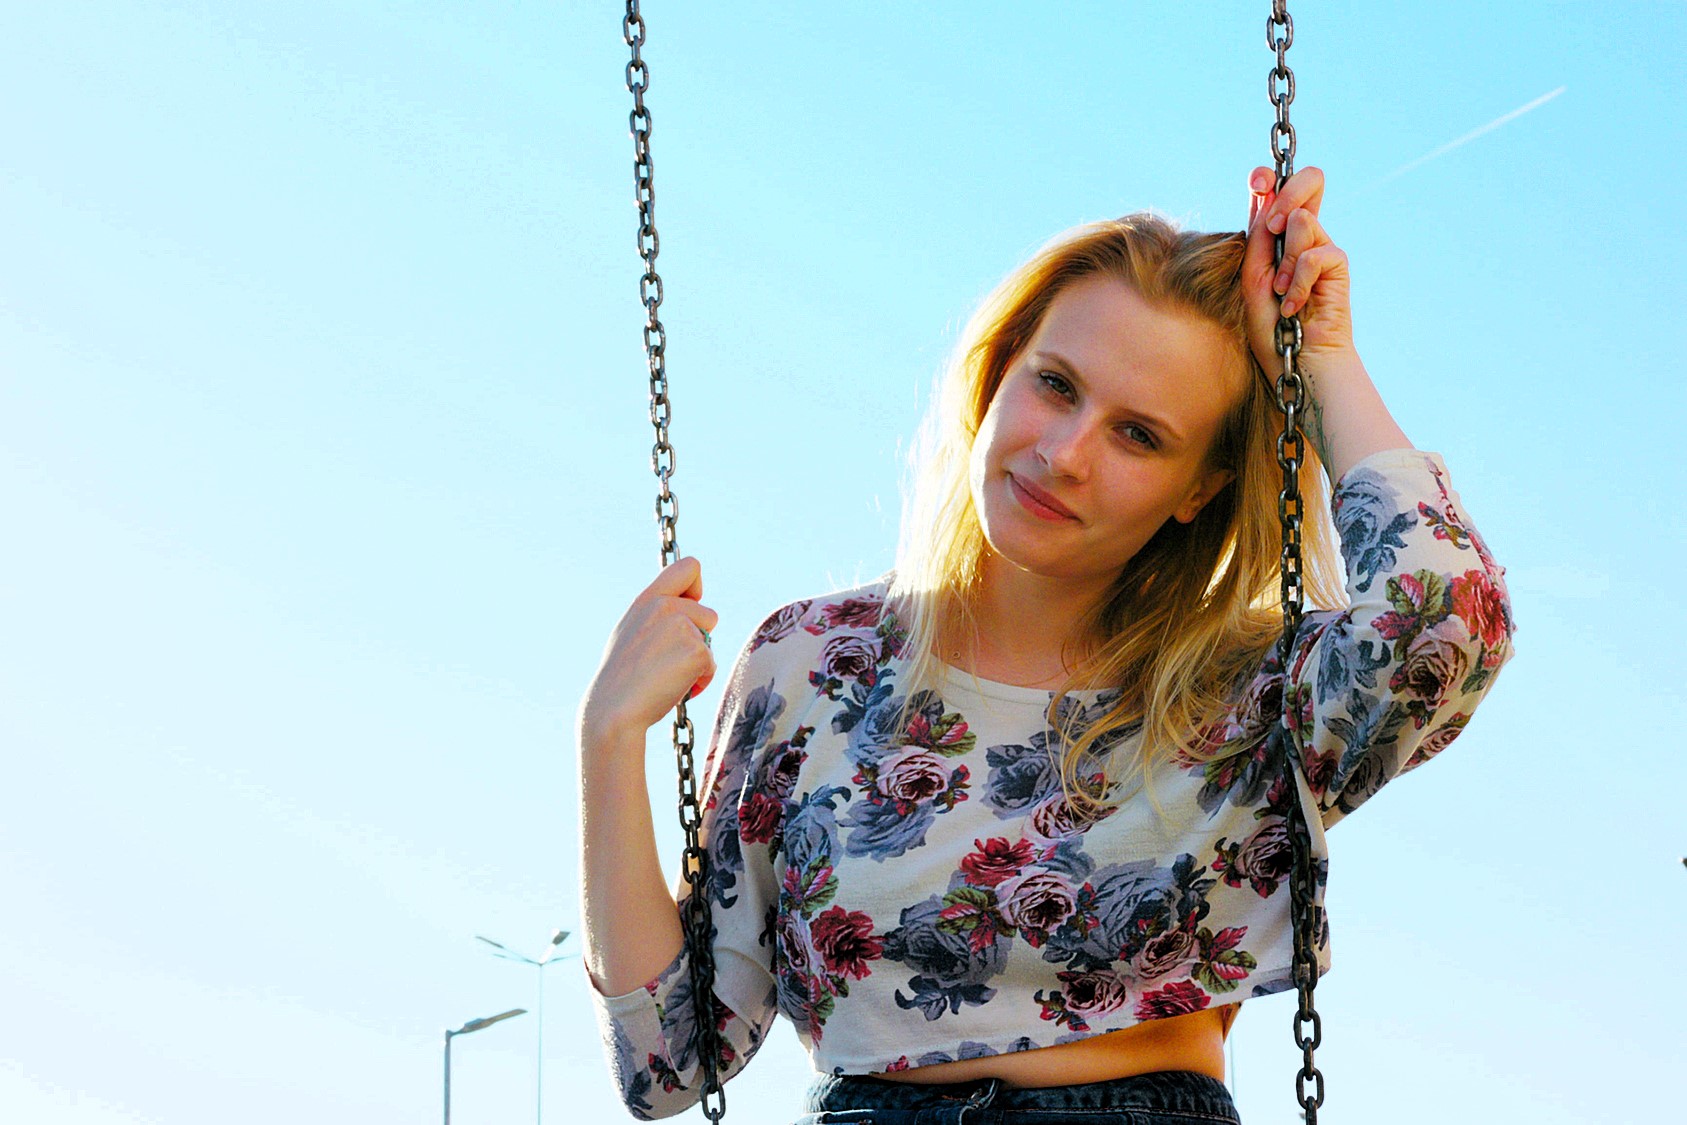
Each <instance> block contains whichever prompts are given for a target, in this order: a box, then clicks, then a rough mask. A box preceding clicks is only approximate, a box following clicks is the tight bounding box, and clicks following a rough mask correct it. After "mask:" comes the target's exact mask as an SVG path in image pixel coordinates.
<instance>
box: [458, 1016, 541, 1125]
mask: <svg viewBox="0 0 1687 1125" xmlns="http://www.w3.org/2000/svg"><path fill="white" fill-rule="evenodd" d="M526 1014H527V1009H526V1008H511V1009H510V1010H509V1011H507V1012H499V1013H498V1014H497V1015H495V1016H487V1017H486V1018H485V1019H479V1020H470V1021H469V1022H468V1023H466V1024H464V1025H463V1026H462V1027H459V1028H458V1029H457V1030H456V1031H452V1030H450V1029H449V1028H448V1029H446V1032H445V1125H451V1037H452V1036H453V1035H467V1034H468V1033H469V1032H471V1031H479V1030H480V1029H481V1028H483V1027H491V1026H492V1025H493V1024H495V1023H497V1022H498V1021H499V1020H507V1019H509V1018H510V1017H511V1016H522V1015H526Z"/></svg>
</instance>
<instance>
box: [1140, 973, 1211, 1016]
mask: <svg viewBox="0 0 1687 1125" xmlns="http://www.w3.org/2000/svg"><path fill="white" fill-rule="evenodd" d="M1210 1003H1212V997H1210V996H1208V995H1207V994H1206V993H1205V992H1202V991H1201V988H1200V986H1199V985H1197V984H1195V983H1194V982H1193V981H1187V980H1180V981H1178V982H1177V983H1176V984H1168V985H1166V987H1164V988H1162V989H1160V990H1159V991H1158V992H1150V993H1149V994H1148V995H1146V996H1144V997H1143V998H1142V999H1141V1000H1139V1001H1137V1005H1136V1018H1137V1019H1139V1020H1160V1019H1166V1018H1168V1017H1170V1016H1184V1015H1188V1014H1189V1013H1190V1012H1198V1011H1200V1010H1201V1009H1202V1008H1205V1007H1206V1006H1207V1005H1208V1004H1210Z"/></svg>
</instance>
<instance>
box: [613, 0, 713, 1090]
mask: <svg viewBox="0 0 1687 1125" xmlns="http://www.w3.org/2000/svg"><path fill="white" fill-rule="evenodd" d="M621 37H622V38H623V39H624V40H625V41H626V43H627V46H628V47H629V48H631V49H632V61H631V62H629V63H628V64H627V90H628V92H629V93H631V94H632V95H633V111H632V113H631V114H630V115H629V116H628V119H627V121H628V125H629V126H630V127H631V129H632V134H633V183H634V196H635V198H636V199H637V202H638V218H639V224H638V252H639V257H640V258H642V259H643V260H644V276H642V277H640V278H639V283H638V290H639V300H640V302H641V303H642V304H643V305H644V312H645V322H644V352H645V358H646V360H647V361H648V363H649V367H650V422H651V425H653V426H655V427H656V444H655V446H654V447H653V448H652V449H651V451H650V468H651V470H652V471H653V472H654V473H655V474H656V479H657V481H658V482H660V484H661V486H662V487H661V491H660V492H659V493H658V494H657V496H656V524H657V526H658V528H660V530H661V536H662V566H663V567H667V566H669V565H670V564H672V563H673V562H674V560H675V559H677V558H679V541H678V539H677V538H676V537H675V532H674V525H675V523H676V521H677V520H678V518H679V501H678V500H676V499H675V497H674V493H673V490H672V489H671V488H670V487H669V486H668V481H669V478H671V477H672V476H673V475H674V447H673V446H672V445H671V444H669V442H668V421H669V418H670V416H671V410H670V407H669V403H668V370H667V347H668V334H667V331H666V329H664V328H663V327H662V319H661V317H660V316H658V315H657V310H658V309H659V308H660V306H661V304H662V278H661V276H660V275H658V274H657V272H656V254H657V251H658V250H659V249H660V248H661V240H660V239H659V238H657V236H656V190H655V188H654V187H653V186H652V173H653V167H652V165H651V161H650V109H649V107H647V106H646V105H645V104H644V92H645V90H647V89H649V88H650V67H649V66H648V65H646V63H645V61H644V59H643V58H642V57H641V55H640V48H642V47H643V46H644V37H645V26H644V17H643V16H641V15H640V14H639V10H638V0H627V14H626V15H625V16H624V17H623V18H622V20H621ZM694 737H695V732H694V731H693V729H692V726H691V719H690V717H689V716H688V715H687V714H686V712H685V701H684V700H681V701H680V703H679V705H678V706H677V707H675V708H674V729H673V738H674V757H675V758H676V759H677V761H678V765H679V822H680V827H681V828H682V829H684V830H685V852H684V856H683V859H682V860H681V862H682V864H683V869H684V871H685V881H686V883H687V885H688V886H689V887H690V888H691V891H690V894H689V895H688V896H687V898H686V908H685V910H684V911H683V912H682V915H681V919H680V922H681V926H682V927H683V929H684V930H685V944H686V948H687V949H688V950H689V951H690V954H691V957H690V961H691V996H692V1003H693V1005H694V1008H693V1010H694V1011H695V1013H696V1026H695V1031H696V1035H695V1039H694V1040H693V1047H694V1049H695V1050H696V1052H697V1061H698V1067H699V1069H700V1071H701V1073H702V1077H703V1096H702V1108H703V1114H704V1116H706V1117H707V1118H708V1119H709V1120H710V1121H711V1122H717V1123H718V1122H719V1121H720V1119H721V1117H722V1116H723V1115H724V1114H725V1113H726V1093H725V1091H724V1090H722V1089H721V1081H720V1057H721V1034H720V1025H719V1021H718V1018H717V1013H716V1011H715V991H714V985H715V954H714V942H713V930H714V923H713V921H712V920H711V918H710V910H709V895H708V890H707V887H708V855H707V854H706V853H705V852H704V851H703V847H702V844H701V843H700V840H699V835H698V830H699V828H700V827H701V825H702V821H703V811H702V806H701V805H700V804H699V803H698V800H697V775H696V769H695V765H694V763H693V760H692V749H693V746H694Z"/></svg>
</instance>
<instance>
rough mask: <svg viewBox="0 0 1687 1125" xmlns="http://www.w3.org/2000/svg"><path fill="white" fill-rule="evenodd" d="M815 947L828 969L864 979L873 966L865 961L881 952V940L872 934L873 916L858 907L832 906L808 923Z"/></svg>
mask: <svg viewBox="0 0 1687 1125" xmlns="http://www.w3.org/2000/svg"><path fill="white" fill-rule="evenodd" d="M809 932H810V933H811V934H812V935H813V937H814V948H816V949H818V950H819V951H820V956H821V957H822V958H824V959H825V962H826V968H827V970H828V971H830V972H833V973H837V974H838V975H840V976H846V977H851V978H853V979H855V980H863V979H865V978H866V976H867V974H868V973H869V972H871V971H872V970H870V969H868V967H867V962H869V961H873V960H877V959H878V958H879V957H881V956H883V955H884V941H883V940H882V939H880V938H876V937H874V936H873V920H872V919H871V918H869V917H868V916H867V915H866V914H863V913H862V912H861V911H859V910H845V909H844V908H843V907H841V906H834V907H832V908H831V909H830V910H827V911H824V912H823V913H822V914H821V915H820V916H819V917H817V918H815V919H814V921H812V922H810V923H809Z"/></svg>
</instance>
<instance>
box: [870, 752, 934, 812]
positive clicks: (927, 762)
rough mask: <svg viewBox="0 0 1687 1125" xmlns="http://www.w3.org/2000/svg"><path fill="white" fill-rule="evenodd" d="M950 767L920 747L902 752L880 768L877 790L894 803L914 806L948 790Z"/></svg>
mask: <svg viewBox="0 0 1687 1125" xmlns="http://www.w3.org/2000/svg"><path fill="white" fill-rule="evenodd" d="M949 772H950V767H949V764H948V763H947V762H945V761H944V760H943V758H942V757H941V756H939V755H937V754H934V753H932V752H931V751H930V750H926V749H924V748H921V747H914V748H912V749H909V750H904V751H902V752H901V753H900V754H896V755H893V756H891V757H889V758H886V759H885V760H884V762H882V763H881V764H880V765H879V776H878V780H877V782H876V785H877V787H878V790H879V792H880V793H883V794H884V795H885V796H886V797H889V798H890V799H892V800H894V801H906V802H909V803H911V804H912V803H917V802H919V801H924V800H927V799H929V798H931V797H935V796H936V795H937V794H939V793H941V792H943V791H944V790H945V789H947V788H949Z"/></svg>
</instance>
